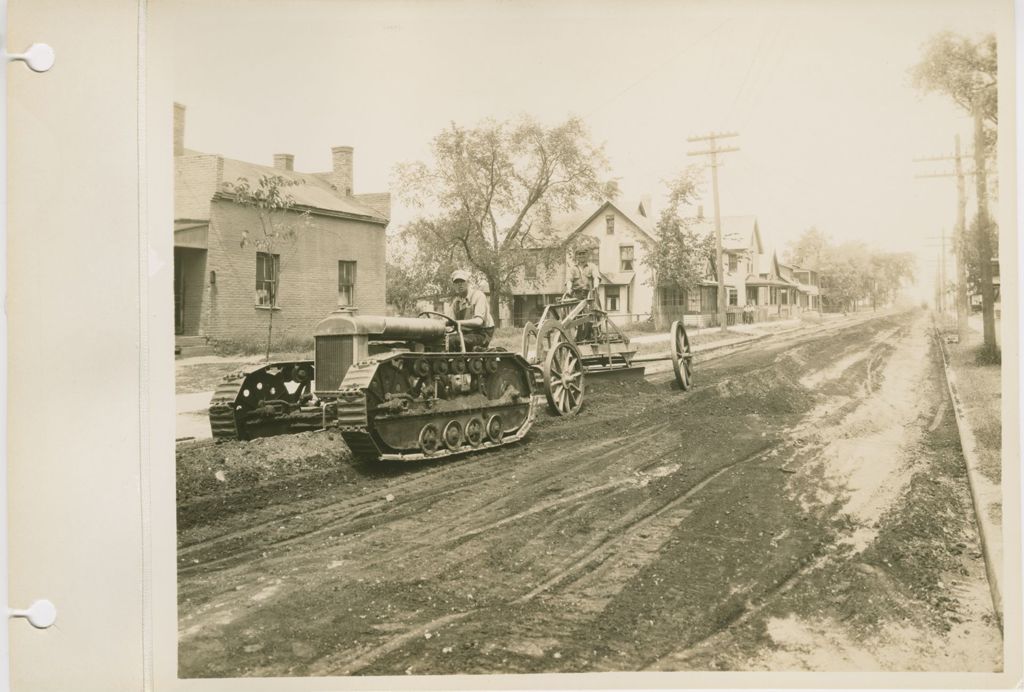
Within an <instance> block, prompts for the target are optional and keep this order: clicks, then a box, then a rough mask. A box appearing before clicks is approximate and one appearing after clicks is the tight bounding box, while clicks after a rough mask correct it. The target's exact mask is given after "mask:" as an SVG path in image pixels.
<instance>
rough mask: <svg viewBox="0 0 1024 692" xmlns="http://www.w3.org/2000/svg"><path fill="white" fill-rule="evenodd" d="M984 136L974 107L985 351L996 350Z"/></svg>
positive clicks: (975, 165)
mask: <svg viewBox="0 0 1024 692" xmlns="http://www.w3.org/2000/svg"><path fill="white" fill-rule="evenodd" d="M985 164H986V161H985V135H984V128H983V127H982V118H981V106H980V105H978V104H975V107H974V180H975V183H976V184H977V192H978V223H977V229H976V230H977V234H978V236H977V238H976V241H977V246H978V262H979V263H980V264H981V267H980V269H981V271H980V272H979V273H980V274H981V318H982V333H983V335H984V339H985V348H986V349H988V350H993V351H994V350H995V348H996V319H995V301H994V296H993V291H992V260H993V259H994V257H993V256H992V244H991V242H990V241H989V237H988V232H989V231H988V225H989V220H988V189H987V179H986V174H985Z"/></svg>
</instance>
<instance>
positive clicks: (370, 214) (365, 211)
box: [223, 158, 388, 223]
mask: <svg viewBox="0 0 1024 692" xmlns="http://www.w3.org/2000/svg"><path fill="white" fill-rule="evenodd" d="M262 175H279V176H281V177H282V178H285V179H287V180H291V181H295V182H296V183H297V184H296V185H294V186H292V187H289V188H288V190H287V192H288V194H289V195H291V197H292V199H294V200H295V205H296V206H298V207H299V208H303V209H309V210H311V211H326V212H333V213H334V214H340V215H344V216H350V217H358V218H361V219H363V220H366V221H371V222H376V223H387V221H388V220H387V219H386V218H384V217H383V216H381V214H380V212H378V211H377V210H375V209H371V208H370V207H368V206H366V205H365V204H360V203H359V202H357V201H356V200H354V199H353V198H351V197H346V196H344V195H342V194H339V193H338V191H337V190H335V189H334V188H333V187H332V186H331V184H330V183H329V182H327V180H326V179H325V178H323V177H321V174H318V173H301V172H298V171H287V170H284V169H281V168H274V167H273V166H261V165H259V164H255V163H248V162H246V161H237V160H235V159H228V158H225V159H224V177H223V180H224V182H225V183H234V182H235V181H237V180H238V179H239V178H246V179H248V180H249V181H250V182H253V183H255V182H256V181H257V180H259V178H260V176H262Z"/></svg>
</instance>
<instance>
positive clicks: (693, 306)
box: [686, 290, 700, 312]
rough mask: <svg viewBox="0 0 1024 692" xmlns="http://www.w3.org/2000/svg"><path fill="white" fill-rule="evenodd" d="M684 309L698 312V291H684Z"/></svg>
mask: <svg viewBox="0 0 1024 692" xmlns="http://www.w3.org/2000/svg"><path fill="white" fill-rule="evenodd" d="M686 309H687V311H688V312H700V291H699V290H697V291H687V292H686Z"/></svg>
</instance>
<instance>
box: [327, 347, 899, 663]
mask: <svg viewBox="0 0 1024 692" xmlns="http://www.w3.org/2000/svg"><path fill="white" fill-rule="evenodd" d="M889 351H891V349H889ZM886 352H887V351H882V350H880V351H877V352H876V350H875V349H874V348H872V349H871V350H870V352H869V353H867V354H864V355H863V357H861V358H858V359H856V362H857V363H862V364H867V367H870V366H871V363H873V362H875V361H877V360H878V359H880V358H882V357H884V355H885V354H886ZM853 365H855V363H851V364H849V365H848V366H847V367H845V368H843V372H847V371H849V370H850V368H851V367H853ZM768 367H771V366H768ZM713 386H715V387H716V386H717V384H711V385H708V387H713ZM848 410H849V407H844V408H842V409H839V410H836V411H833V412H832V415H831V416H829V417H830V418H833V419H836V418H841V417H844V416H845V415H846V413H847V412H848ZM812 413H813V412H812ZM821 418H822V416H821V415H818V416H816V420H806V421H805V425H807V426H810V425H820V424H821V423H822V420H821ZM788 446H791V444H790V442H789V441H788V440H780V441H778V443H776V444H772V445H769V446H767V447H766V448H764V449H762V450H759V451H758V452H757V453H755V454H753V455H751V456H749V457H747V458H745V459H741V460H738V461H735V462H732V463H730V464H728V465H727V466H725V467H722V468H719V469H717V470H715V471H714V472H712V473H710V474H708V475H706V476H704V477H703V478H702V479H700V480H699V481H698V482H697V483H696V484H695V485H694V486H693V487H692V488H690V489H689V490H688V491H687V492H685V493H684V494H683V495H681V496H679V497H677V498H675V499H672V500H669V501H668V502H665V503H662V504H660V505H655V506H652V503H645V505H644V506H641V507H639V508H637V509H636V510H634V511H633V512H631V513H629V514H628V515H627V516H626V517H624V518H623V519H622V520H620V521H619V522H617V523H614V524H612V525H609V526H608V527H607V528H605V529H604V530H603V531H601V532H600V534H599V535H598V536H596V537H595V538H594V540H593V541H592V542H591V544H590V545H588V546H587V547H586V549H585V550H583V551H579V552H577V553H576V554H574V555H573V556H571V559H570V560H568V561H567V562H568V564H566V565H565V566H564V567H562V568H561V569H560V570H557V571H555V572H554V573H553V574H551V575H550V576H549V577H548V578H547V579H546V580H545V581H543V582H542V583H541V584H539V585H538V586H536V587H535V588H533V589H532V590H531V591H529V592H527V593H525V594H523V595H521V596H520V597H518V598H516V599H514V600H512V601H511V602H510V603H509V605H514V606H522V605H525V604H527V603H528V602H530V601H532V600H534V599H535V598H536V597H537V596H539V595H541V594H545V593H547V592H552V591H554V592H556V593H555V598H554V600H553V601H551V600H549V601H548V605H549V606H551V607H548V608H547V609H546V610H545V612H544V614H543V615H542V616H541V619H542V621H543V627H541V628H539V629H542V630H543V632H544V638H545V639H548V640H550V639H556V640H557V639H559V638H560V636H559V635H560V634H566V633H568V632H570V631H571V630H572V629H574V628H576V627H578V626H579V621H578V620H579V617H578V615H579V609H580V607H581V601H587V600H588V601H589V603H586V605H585V607H586V609H587V611H588V612H592V613H598V612H599V611H600V610H601V607H602V606H603V605H604V604H605V603H607V602H608V601H610V600H611V599H613V598H614V597H615V596H616V595H617V594H618V593H619V592H620V590H621V588H622V587H623V586H624V584H625V582H626V581H628V579H629V578H631V577H632V575H633V574H635V573H636V572H637V571H638V569H634V570H622V569H621V568H620V569H618V570H616V571H617V572H618V574H616V575H614V576H615V579H610V578H609V577H610V576H611V575H610V574H609V572H610V571H611V570H602V569H601V567H602V563H604V562H605V561H607V560H608V559H609V558H610V557H612V556H614V557H615V558H616V559H617V562H618V563H620V564H621V563H623V562H625V563H629V564H634V565H639V566H642V565H644V564H647V562H649V561H650V559H651V558H652V557H656V556H657V554H658V550H659V549H660V547H661V545H662V544H663V542H664V541H665V540H667V538H668V536H670V535H671V531H673V530H675V529H676V528H677V527H678V525H679V524H680V523H681V522H682V521H683V520H684V519H685V518H686V516H688V515H689V511H684V512H678V513H677V510H679V509H680V508H681V507H682V505H685V504H686V503H688V502H690V501H691V500H694V498H695V497H697V496H699V494H700V493H701V492H702V491H703V490H704V489H705V487H707V486H708V485H709V484H711V483H712V482H714V481H715V480H717V479H718V478H719V477H721V476H722V475H724V474H726V473H728V472H730V471H732V470H733V469H734V467H737V466H740V465H744V464H751V463H755V462H760V461H765V460H767V459H769V458H772V457H775V456H778V455H779V454H780V453H781V452H782V451H783V448H785V447H788ZM800 452H801V453H802V454H808V453H812V450H810V449H808V448H807V447H804V448H802V449H801V450H800ZM663 518H667V519H668V521H666V522H665V526H655V525H656V524H657V522H658V520H659V519H663ZM652 528H653V529H654V530H649V529H652ZM645 529H648V531H647V533H646V535H645V534H644V531H645ZM651 535H654V536H655V540H653V541H652V540H650V537H651ZM638 538H639V540H638ZM595 567H596V569H594V568H595ZM809 569H810V567H808V566H804V567H801V568H799V569H797V570H796V571H793V572H790V573H788V574H786V575H785V576H784V578H783V579H782V580H780V581H779V582H778V583H776V584H774V585H771V586H769V592H770V591H771V590H774V589H778V588H784V587H786V585H787V584H789V585H791V584H792V582H793V581H794V580H796V579H798V578H799V575H800V574H801V573H803V572H805V571H807V570H809ZM595 588H596V589H599V591H600V592H603V593H595V592H594V590H595ZM787 588H788V587H787ZM558 603H562V604H566V605H567V606H568V605H569V604H571V605H572V606H573V607H572V608H569V607H566V608H560V607H557V604H558ZM560 612H561V613H565V614H566V616H565V617H559V615H558V613H560ZM471 614H472V613H466V614H465V616H468V615H471ZM465 616H464V617H463V618H460V620H461V619H464V618H465ZM729 622H730V620H726V621H724V622H723V626H728V623H729ZM535 624H536V623H535ZM708 636H710V635H708ZM393 649H394V647H391V646H386V651H381V652H380V655H383V654H384V653H387V652H390V651H392V650H393ZM374 658H377V656H376V655H371V656H365V655H364V656H363V657H361V658H360V660H359V661H358V662H357V663H358V664H359V667H358V668H356V667H354V666H353V662H350V663H349V664H348V665H347V666H346V667H347V668H349V669H352V670H356V671H358V670H359V669H360V668H362V667H364V666H365V665H367V664H368V663H369V662H370V661H371V660H372V659H374Z"/></svg>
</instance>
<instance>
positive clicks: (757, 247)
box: [690, 215, 764, 254]
mask: <svg viewBox="0 0 1024 692" xmlns="http://www.w3.org/2000/svg"><path fill="white" fill-rule="evenodd" d="M690 221H691V222H693V224H694V225H693V229H694V230H695V231H697V232H699V233H714V232H715V220H714V219H709V218H708V217H706V216H702V217H697V218H691V219H690ZM751 248H753V250H754V252H756V253H758V254H762V253H764V244H763V243H762V242H761V229H760V228H758V225H757V217H756V216H753V215H744V216H723V217H722V249H723V250H725V251H726V252H728V251H730V250H731V251H734V252H735V251H743V250H750V249H751Z"/></svg>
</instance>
